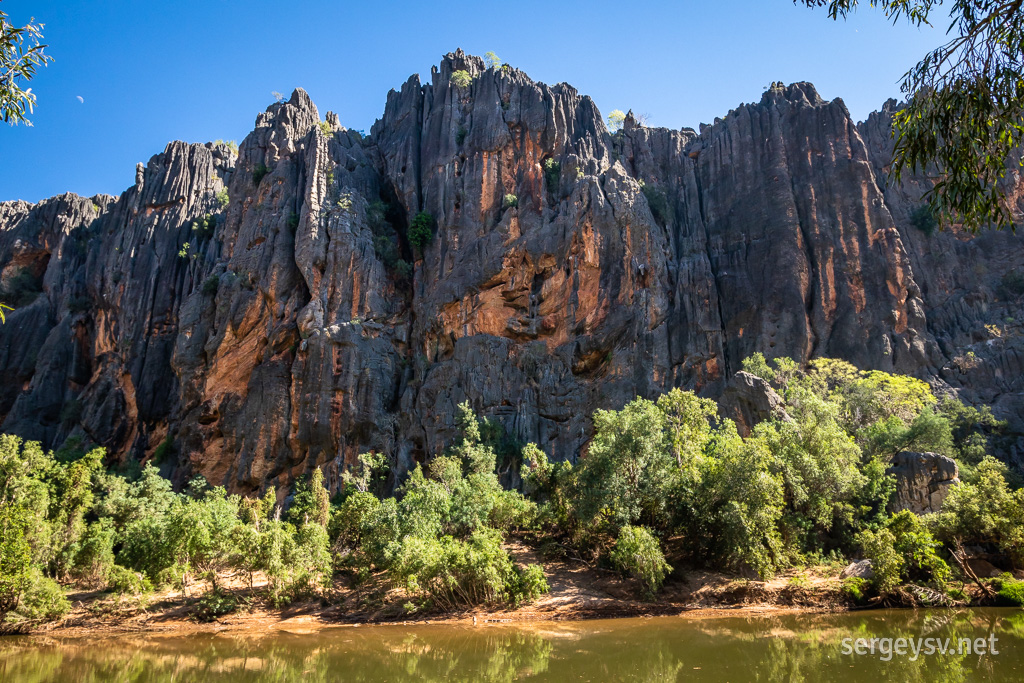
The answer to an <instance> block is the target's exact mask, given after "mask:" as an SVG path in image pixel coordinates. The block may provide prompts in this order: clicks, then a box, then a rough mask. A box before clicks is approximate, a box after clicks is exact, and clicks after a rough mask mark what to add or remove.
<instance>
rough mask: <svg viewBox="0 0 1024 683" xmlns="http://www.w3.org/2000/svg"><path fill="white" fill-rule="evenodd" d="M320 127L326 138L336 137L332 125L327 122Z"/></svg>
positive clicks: (323, 122)
mask: <svg viewBox="0 0 1024 683" xmlns="http://www.w3.org/2000/svg"><path fill="white" fill-rule="evenodd" d="M318 126H319V128H320V132H321V133H323V134H324V137H327V138H331V137H334V128H332V127H331V124H329V123H327V122H326V121H321V122H320V123H319V124H318Z"/></svg>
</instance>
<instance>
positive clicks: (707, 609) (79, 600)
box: [22, 543, 1024, 637]
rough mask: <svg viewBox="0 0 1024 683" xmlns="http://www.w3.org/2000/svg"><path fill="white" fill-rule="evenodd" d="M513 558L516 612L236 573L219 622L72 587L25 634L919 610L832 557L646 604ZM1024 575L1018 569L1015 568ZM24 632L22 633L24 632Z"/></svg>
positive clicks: (227, 582)
mask: <svg viewBox="0 0 1024 683" xmlns="http://www.w3.org/2000/svg"><path fill="white" fill-rule="evenodd" d="M508 550H509V553H510V554H511V555H512V556H513V557H515V559H516V560H517V561H519V562H534V561H537V560H539V559H543V561H544V574H545V576H546V578H547V581H548V584H549V586H550V592H549V593H547V594H546V595H544V596H542V597H541V598H540V599H539V600H537V601H535V602H533V603H530V604H527V605H523V606H521V607H518V608H516V609H511V608H510V609H499V610H495V611H491V610H488V609H487V608H486V607H479V608H476V609H471V610H463V611H455V612H442V611H437V610H431V609H422V610H421V609H414V606H413V604H412V602H411V601H410V596H409V595H408V594H407V593H405V592H404V591H402V590H400V589H394V588H391V587H390V586H389V584H388V582H387V581H386V576H385V573H384V572H381V573H379V574H377V575H375V576H373V577H371V578H370V580H368V581H366V582H365V583H363V584H361V585H359V586H354V585H353V584H352V582H351V580H350V579H349V578H348V577H341V576H339V577H337V578H336V580H335V582H334V584H333V586H332V587H331V589H330V590H328V591H326V592H325V595H324V597H320V598H316V599H311V600H306V601H301V602H295V603H293V604H291V605H289V606H287V607H284V608H274V607H273V606H272V605H271V604H269V603H268V602H267V601H266V600H265V599H264V598H263V597H262V595H263V594H265V592H266V591H265V590H263V589H265V588H266V585H267V582H266V579H265V578H264V577H262V576H261V575H257V576H256V579H255V580H254V583H253V587H252V588H250V587H249V583H248V578H247V577H246V576H243V575H241V574H237V573H236V574H222V575H221V578H220V580H219V582H218V583H220V584H221V585H222V586H223V587H224V588H223V591H224V594H225V595H226V596H229V597H228V600H229V601H236V602H237V609H235V610H234V611H232V612H231V613H228V614H224V615H221V616H219V617H216V618H212V619H211V618H207V617H204V616H203V610H202V607H201V603H202V598H203V597H204V595H207V594H208V591H209V584H208V583H207V582H205V581H194V582H192V583H190V584H188V585H187V586H186V587H185V590H183V591H180V590H173V589H171V590H158V591H154V592H151V593H147V594H143V595H138V596H129V595H115V594H110V593H105V592H100V591H93V592H88V591H80V592H75V593H70V594H69V595H68V599H69V600H70V601H71V603H72V611H71V612H70V613H69V614H68V615H67V616H66V617H65V618H64V619H62V620H61V621H58V622H53V623H50V624H45V625H42V626H40V627H38V628H36V629H34V630H32V631H30V632H31V633H32V634H33V635H36V634H49V635H54V636H69V637H76V636H86V635H96V634H103V633H111V634H113V633H146V634H153V635H187V634H192V633H220V632H240V633H241V632H253V631H260V632H287V633H311V632H316V631H318V630H321V629H325V628H330V627H333V626H358V625H359V624H388V623H401V624H410V623H420V624H423V623H426V624H436V623H472V624H475V625H484V624H489V623H509V622H511V623H516V622H530V621H576V620H584V619H609V618H622V617H638V616H686V617H690V618H714V617H719V616H735V615H736V614H737V613H742V614H765V613H777V612H842V611H847V610H860V609H872V608H884V607H894V606H905V607H924V606H928V605H926V604H924V603H923V602H922V601H921V600H920V599H918V598H915V597H914V596H913V595H912V594H911V593H909V592H908V591H906V590H902V589H901V591H900V592H899V594H898V595H896V596H894V597H891V598H889V599H887V600H885V601H882V600H877V599H875V600H861V601H858V600H855V599H854V598H853V596H851V594H850V592H849V591H848V590H847V589H845V588H844V581H843V579H841V578H840V574H841V573H842V570H843V569H844V566H845V565H843V564H841V563H834V564H827V565H819V566H815V567H806V568H802V569H790V570H787V571H785V572H782V573H780V574H779V575H778V576H776V577H775V578H773V579H770V580H768V581H761V580H756V579H748V578H745V577H740V576H736V575H729V574H723V573H719V572H711V571H702V570H695V569H684V570H682V571H677V572H675V573H673V574H672V575H671V576H670V577H669V578H668V580H667V581H666V582H665V585H664V586H663V588H662V589H661V590H660V591H659V593H658V597H657V599H656V600H653V601H644V600H639V599H637V597H636V586H635V584H633V583H632V582H630V581H629V580H627V579H624V578H622V577H621V576H620V575H619V574H618V573H616V572H612V571H609V570H604V569H600V568H595V567H594V566H592V565H591V564H589V563H585V562H582V561H579V560H574V559H571V558H567V557H561V558H550V557H546V556H545V557H543V558H541V557H540V554H539V553H538V552H537V551H536V550H535V549H533V548H531V547H529V546H527V545H524V544H522V543H513V544H510V545H509V546H508ZM1017 575H1018V578H1024V572H1020V571H1018V572H1017ZM950 585H951V587H952V588H954V589H960V591H961V596H960V599H959V600H957V601H950V602H947V603H945V604H941V605H932V606H941V607H950V606H980V605H989V604H993V603H992V601H991V599H989V598H987V597H986V596H985V595H984V594H983V593H982V591H981V589H980V588H979V587H978V586H976V585H973V584H972V583H970V581H966V582H964V583H963V585H962V587H961V582H960V581H952V582H951V583H950ZM22 632H23V633H25V632H29V631H22Z"/></svg>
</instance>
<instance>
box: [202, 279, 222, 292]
mask: <svg viewBox="0 0 1024 683" xmlns="http://www.w3.org/2000/svg"><path fill="white" fill-rule="evenodd" d="M219 288H220V276H218V275H211V276H210V277H208V278H206V279H205V280H203V289H202V292H203V295H204V296H213V295H214V294H216V293H217V290H218V289H219Z"/></svg>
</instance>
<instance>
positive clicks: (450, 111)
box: [0, 51, 1024, 492]
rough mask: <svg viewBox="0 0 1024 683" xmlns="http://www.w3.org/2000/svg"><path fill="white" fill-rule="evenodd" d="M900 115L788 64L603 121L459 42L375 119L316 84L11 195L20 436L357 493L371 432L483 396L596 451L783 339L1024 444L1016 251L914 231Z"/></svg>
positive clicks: (0, 398)
mask: <svg viewBox="0 0 1024 683" xmlns="http://www.w3.org/2000/svg"><path fill="white" fill-rule="evenodd" d="M455 70H465V71H467V72H469V74H470V75H472V76H473V81H472V83H471V84H470V85H469V86H466V87H459V86H457V85H456V84H454V83H452V82H451V74H452V72H453V71H455ZM890 111H891V105H890V106H889V108H888V109H883V111H882V112H880V113H878V114H875V115H872V117H871V118H869V120H868V121H866V122H865V123H863V124H860V125H859V126H858V125H856V124H855V123H854V122H853V121H852V120H851V119H850V116H849V114H848V112H847V111H846V108H845V106H844V105H843V103H842V102H841V101H839V100H835V101H832V102H825V101H823V100H822V99H821V98H820V97H819V96H818V95H817V93H816V92H815V91H814V89H813V87H812V86H810V85H809V84H795V85H791V86H789V87H788V88H775V89H772V90H771V91H769V92H768V93H766V94H765V95H764V96H763V97H762V99H761V101H760V102H759V103H757V104H751V105H746V106H742V107H740V108H739V109H736V110H735V111H732V112H730V113H729V114H728V115H727V116H726V117H725V118H724V119H721V120H716V121H715V123H714V124H713V125H710V126H702V129H701V131H700V132H699V133H697V132H695V131H692V130H682V131H671V130H666V129H656V128H647V127H642V126H638V125H636V123H635V121H634V120H633V119H632V117H628V118H627V120H626V125H625V127H624V129H623V131H622V132H621V133H618V134H616V135H610V134H609V133H608V131H607V130H606V129H605V126H604V124H603V122H602V118H601V115H600V113H599V112H598V110H597V108H596V107H595V106H594V103H593V102H592V101H591V100H590V99H589V98H587V97H585V96H581V95H580V94H578V93H577V92H576V91H575V90H574V89H573V88H572V87H570V86H568V85H566V84H558V85H555V86H547V85H544V84H542V83H537V82H534V81H532V80H530V79H529V78H528V77H527V76H526V74H524V73H522V72H520V71H517V70H515V69H509V68H502V69H498V70H493V69H491V70H485V69H484V66H483V63H482V61H481V60H479V59H478V58H476V57H470V56H466V55H465V54H463V53H462V52H461V51H460V52H456V53H454V54H449V55H447V56H446V57H445V58H444V60H443V62H442V63H441V65H440V67H438V68H435V69H434V70H433V71H432V73H431V79H430V82H429V83H426V84H423V83H420V81H419V79H418V77H413V78H411V79H410V80H409V81H408V82H407V83H406V84H405V85H403V86H402V88H401V89H400V90H399V91H397V92H396V91H392V92H391V93H390V94H389V96H388V99H387V105H386V108H385V112H384V115H383V117H382V118H381V119H380V120H379V121H378V122H377V123H376V124H375V125H374V127H373V129H372V131H371V134H370V135H369V136H366V137H362V136H360V135H359V134H358V133H356V132H354V131H349V130H346V129H344V128H343V127H342V126H341V125H340V124H339V122H338V119H337V117H336V116H334V115H333V114H331V113H328V114H327V115H326V120H324V121H321V119H320V115H319V112H318V111H317V108H316V107H315V106H314V104H313V103H312V102H311V101H310V99H309V97H308V96H307V95H306V93H305V92H303V91H302V90H297V91H296V92H295V93H294V94H293V95H292V97H291V99H290V100H288V101H287V102H281V103H277V104H274V105H271V106H270V107H269V108H268V109H267V111H266V112H264V113H262V114H260V115H259V116H258V117H257V120H256V128H255V130H254V131H253V132H252V133H251V134H250V135H249V136H248V137H247V138H246V139H245V141H244V142H243V143H242V144H241V146H240V147H239V149H238V151H237V154H236V153H235V151H233V150H232V149H229V148H228V147H226V146H218V145H212V144H207V145H187V144H184V143H179V142H176V143H171V144H170V145H168V146H167V149H166V150H164V152H163V153H162V154H158V155H156V156H154V157H153V158H152V159H151V160H150V162H149V163H148V164H147V165H146V166H145V167H143V166H142V165H141V164H140V165H139V168H138V171H137V174H136V184H135V186H134V187H132V188H130V189H129V190H127V191H126V192H124V193H123V194H122V195H121V196H120V197H118V198H113V197H107V196H97V197H93V198H81V197H77V196H73V195H64V196H61V197H56V198H53V199H50V200H46V201H43V202H40V203H39V204H36V205H30V204H27V203H24V202H7V203H3V204H0V264H2V271H0V286H2V287H3V289H4V291H5V292H6V293H7V294H8V295H9V298H10V296H12V295H17V298H18V300H19V302H20V303H19V305H18V307H17V310H16V311H15V312H14V313H12V314H11V315H10V316H9V317H8V322H7V324H6V325H5V326H3V327H2V328H0V366H2V367H3V374H2V378H3V379H2V381H0V416H2V417H3V427H2V428H3V430H4V431H7V432H14V433H18V434H21V435H23V436H25V437H26V438H30V439H38V440H41V441H43V442H44V443H45V444H46V445H47V446H56V445H59V444H61V443H63V442H64V441H65V440H66V439H67V438H69V437H73V436H80V437H84V438H85V439H87V440H89V441H92V442H96V443H99V444H102V445H105V446H107V447H108V449H109V451H110V453H112V454H113V457H116V458H119V459H125V458H148V457H158V458H159V459H161V461H162V465H163V466H164V467H165V468H166V471H167V472H168V473H169V474H172V475H173V476H175V477H177V478H178V479H179V480H182V479H184V478H185V477H187V476H190V475H192V474H203V475H205V476H206V477H207V478H208V479H209V480H210V481H212V482H214V483H219V484H225V485H227V486H228V487H229V488H230V489H232V490H235V491H240V492H255V491H259V490H261V489H262V488H263V487H264V486H266V485H267V484H268V483H273V484H274V485H277V486H281V487H283V486H285V485H287V484H289V483H290V482H291V481H292V480H293V479H294V478H295V477H296V476H298V475H301V474H303V473H305V472H308V471H309V470H310V469H311V468H312V467H314V466H318V465H319V466H324V465H326V466H325V471H326V472H327V474H328V483H329V484H330V485H332V486H335V487H336V486H337V485H338V484H339V474H340V471H341V470H342V469H343V468H344V467H345V465H346V464H347V463H351V462H353V461H354V459H355V457H356V456H357V455H358V454H359V453H361V452H365V451H368V450H376V451H382V452H385V453H387V454H388V456H389V458H390V459H391V461H392V463H393V464H394V465H395V471H396V472H398V473H401V472H403V471H405V470H407V469H408V468H409V467H411V466H412V465H413V463H415V462H416V461H422V460H424V459H426V458H429V457H430V456H431V455H433V454H434V453H437V452H438V451H439V450H440V449H441V448H442V447H443V446H444V445H445V444H446V442H447V441H448V440H449V439H450V438H451V437H452V435H453V434H454V428H455V427H454V416H455V414H456V406H457V405H458V404H459V403H460V402H462V401H464V400H468V401H469V402H470V404H471V405H472V406H473V407H474V408H475V409H476V410H477V411H478V412H479V413H480V414H481V415H485V416H489V417H493V418H495V419H496V420H497V421H498V422H500V424H501V425H502V426H503V427H504V429H505V430H506V432H507V434H508V435H509V436H510V437H512V438H514V439H516V440H519V441H535V442H537V443H538V444H539V445H540V446H541V447H542V448H544V449H545V450H547V451H548V452H549V453H551V454H552V455H554V456H555V457H559V458H572V457H575V456H576V455H577V454H578V453H579V452H580V451H581V450H582V449H585V446H586V444H587V440H588V438H589V431H588V430H589V419H588V416H589V414H590V413H591V412H592V411H593V410H594V409H596V408H607V407H619V406H621V405H622V404H624V403H625V402H626V401H628V400H630V399H631V398H633V397H634V396H636V395H638V394H639V395H645V396H652V395H655V394H658V393H660V392H662V391H664V390H666V389H668V388H671V387H673V386H682V387H684V388H688V389H694V390H697V391H700V392H703V393H705V394H707V395H712V396H717V395H720V394H721V393H722V391H723V390H724V388H725V386H726V381H727V379H728V378H729V377H731V376H732V375H733V374H734V373H735V372H736V371H737V370H739V368H740V361H741V360H742V359H743V358H744V357H746V356H747V355H749V354H750V353H752V352H754V351H762V352H764V353H765V355H767V356H769V357H772V356H781V355H788V356H792V357H794V358H796V359H799V360H802V361H804V360H807V359H809V358H813V357H816V356H834V357H841V358H846V359H848V360H850V361H851V362H854V363H856V364H858V365H860V366H862V367H871V368H878V369H883V370H896V371H900V372H906V373H910V374H914V375H917V376H921V377H924V378H927V379H929V380H930V381H932V382H933V383H935V384H936V386H938V387H939V388H941V389H944V390H956V391H959V392H960V393H961V395H962V396H963V398H965V399H966V400H968V401H984V402H988V403H993V404H994V405H995V407H996V411H997V413H998V414H1000V415H1001V416H1002V417H1005V418H1009V419H1011V420H1012V421H1014V428H1015V429H1016V430H1017V432H1018V433H1024V386H1022V383H1024V380H1022V376H1024V372H1022V370H1024V344H1022V342H1021V339H1022V335H1021V327H1020V323H1019V322H1013V321H1015V320H1016V321H1024V303H1022V298H1021V294H1020V292H1018V291H1017V288H1016V284H1015V283H1016V280H1015V279H1014V278H1015V277H1018V276H1017V275H1015V274H1020V275H1019V277H1020V278H1021V279H1022V280H1024V242H1022V238H1021V237H1019V236H1013V235H1011V234H984V235H981V236H979V237H976V238H969V237H968V236H964V235H957V234H951V233H936V234H932V235H926V234H925V232H923V231H922V230H920V229H918V228H917V227H914V225H915V221H916V220H917V218H918V217H919V216H918V214H917V213H915V209H916V207H917V206H919V205H920V194H921V192H922V191H923V183H925V182H926V180H925V179H923V178H914V179H910V180H909V181H908V182H906V183H905V184H904V185H902V186H900V187H892V186H889V185H887V183H886V172H887V166H888V163H889V158H888V155H889V153H890V151H889V150H890V148H891V143H890V141H889V139H888V130H889V128H888V126H889V118H888V116H889V113H888V112H890ZM1008 187H1009V188H1010V189H1011V191H1013V192H1018V188H1021V187H1024V185H1022V184H1021V183H1018V182H1017V179H1016V178H1013V179H1011V181H1010V182H1009V183H1008ZM1018 194H1020V195H1021V196H1024V190H1022V191H1020V192H1019V193H1018ZM1022 208H1024V206H1022ZM421 211H425V212H428V213H429V214H430V215H431V216H433V218H434V219H435V221H436V235H435V237H434V239H433V241H432V242H431V243H430V244H429V245H428V246H426V247H425V248H424V249H423V250H422V253H421V252H420V251H419V250H417V249H415V248H414V247H413V245H412V244H410V242H409V239H408V235H407V230H408V226H409V223H410V221H411V219H412V217H413V216H415V215H416V214H417V213H419V212H421ZM917 222H919V221H917ZM399 260H401V262H400V261H399ZM404 262H410V263H411V264H412V266H413V267H412V268H411V269H405V268H404ZM410 271H411V272H410ZM37 292H38V293H37ZM986 326H988V327H986ZM1015 448H1016V447H1015V446H1013V445H1011V446H1010V450H1009V451H1008V457H1011V458H1014V457H1017V458H1021V457H1024V449H1019V450H1015Z"/></svg>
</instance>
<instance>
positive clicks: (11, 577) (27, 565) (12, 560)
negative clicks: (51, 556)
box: [0, 503, 33, 618]
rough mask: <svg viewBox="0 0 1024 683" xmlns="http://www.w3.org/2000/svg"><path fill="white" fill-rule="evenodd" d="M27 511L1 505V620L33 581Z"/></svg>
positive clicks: (8, 505) (7, 504)
mask: <svg viewBox="0 0 1024 683" xmlns="http://www.w3.org/2000/svg"><path fill="white" fill-rule="evenodd" d="M27 516H28V511H27V510H25V509H24V508H21V507H17V506H15V505H12V504H10V503H4V504H0V618H2V617H3V616H4V615H5V614H7V613H8V612H10V611H12V610H14V609H17V607H18V603H19V602H20V600H21V595H22V593H24V592H25V589H27V588H28V587H29V584H30V583H31V580H32V570H33V563H32V549H31V548H30V547H29V544H28V539H27V538H26V537H25V530H26V527H27V524H26V517H27Z"/></svg>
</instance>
